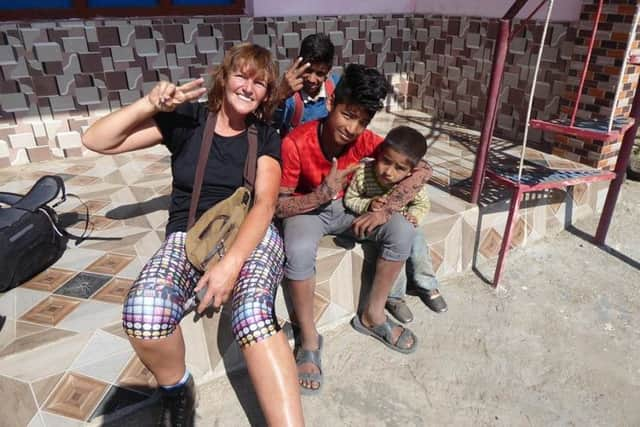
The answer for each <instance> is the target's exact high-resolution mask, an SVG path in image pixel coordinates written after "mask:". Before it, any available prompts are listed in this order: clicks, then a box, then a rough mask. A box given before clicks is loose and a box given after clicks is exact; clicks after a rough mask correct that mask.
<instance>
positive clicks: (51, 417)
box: [42, 411, 84, 427]
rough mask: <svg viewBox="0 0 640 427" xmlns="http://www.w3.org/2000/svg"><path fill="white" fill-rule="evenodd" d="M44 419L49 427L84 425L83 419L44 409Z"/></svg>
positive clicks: (77, 426)
mask: <svg viewBox="0 0 640 427" xmlns="http://www.w3.org/2000/svg"><path fill="white" fill-rule="evenodd" d="M42 419H43V420H44V423H45V425H46V426H47V427H82V426H84V423H83V422H82V421H78V420H74V419H71V418H67V417H62V416H60V415H55V414H52V413H50V412H45V411H42Z"/></svg>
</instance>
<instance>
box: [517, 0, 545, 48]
mask: <svg viewBox="0 0 640 427" xmlns="http://www.w3.org/2000/svg"><path fill="white" fill-rule="evenodd" d="M548 1H549V0H542V1H541V2H540V4H539V5H538V6H537V7H536V8H535V9H533V12H531V13H530V14H529V16H527V17H526V18H525V19H524V20H523V21H522V22H521V23H520V25H518V28H516V29H515V30H514V31H512V32H511V35H510V36H509V41H511V40H513V38H514V37H515V36H517V35H518V34H520V31H522V30H523V29H524V27H526V26H527V24H528V23H529V21H530V20H531V18H533V15H535V14H536V13H537V12H538V11H539V10H540V8H541V7H542V6H544V4H545V3H546V2H548ZM543 43H544V41H543Z"/></svg>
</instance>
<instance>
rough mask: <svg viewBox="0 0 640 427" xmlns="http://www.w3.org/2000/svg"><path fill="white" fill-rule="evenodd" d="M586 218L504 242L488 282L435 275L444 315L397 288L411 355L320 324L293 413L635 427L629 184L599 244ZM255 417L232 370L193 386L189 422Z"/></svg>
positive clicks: (361, 421) (352, 422) (638, 203)
mask: <svg viewBox="0 0 640 427" xmlns="http://www.w3.org/2000/svg"><path fill="white" fill-rule="evenodd" d="M596 224H597V222H596V219H590V220H588V221H583V222H581V223H578V224H577V226H576V227H575V229H574V230H569V231H564V232H562V233H561V234H560V235H557V236H554V237H550V238H547V239H545V240H543V241H541V242H537V243H535V244H533V245H530V246H528V247H526V248H524V249H521V250H515V251H512V252H511V253H510V254H509V258H508V262H507V267H506V272H505V276H504V277H503V279H502V283H501V287H500V288H499V289H498V290H493V289H491V288H490V287H489V286H487V285H486V283H484V282H483V281H482V280H481V279H480V278H479V277H478V276H477V275H476V274H474V273H471V272H470V273H467V274H464V275H460V276H456V277H452V278H449V279H447V280H446V281H445V282H444V283H443V284H442V288H441V289H442V290H443V293H444V295H445V297H446V299H447V301H448V303H449V311H448V312H447V313H445V314H434V313H432V312H430V311H429V310H428V309H427V308H426V307H424V306H423V305H422V303H421V302H420V300H418V299H417V298H410V306H411V307H412V309H413V311H414V313H415V316H416V319H415V320H414V322H413V323H412V324H411V325H410V327H411V328H412V329H413V330H414V331H415V332H416V334H417V335H418V337H419V339H420V347H419V348H418V350H417V351H416V352H415V353H413V354H411V355H408V356H407V355H402V354H399V353H396V352H393V351H391V350H388V349H387V348H386V347H384V346H383V345H381V344H380V343H378V342H377V341H374V340H373V339H371V338H368V337H365V336H363V335H360V334H358V333H356V332H355V331H353V330H352V329H351V327H350V326H349V325H348V324H345V325H342V326H339V327H337V328H336V329H334V330H332V331H331V332H329V333H327V334H325V351H324V354H323V357H324V372H325V384H324V387H323V390H322V393H321V394H320V395H318V396H313V397H304V398H303V405H304V413H305V418H306V422H307V425H309V426H396V425H397V426H401V425H402V426H574V425H575V426H640V404H639V403H640V357H639V356H638V354H640V316H638V312H639V311H640V183H638V182H632V181H627V182H626V183H625V184H624V187H623V190H622V195H621V200H620V201H619V203H618V206H617V209H616V212H615V217H614V220H613V223H612V226H611V229H610V231H609V237H608V240H607V243H608V245H609V247H608V248H607V249H602V248H598V247H596V246H594V245H592V244H591V243H589V242H588V241H587V240H585V239H587V238H588V236H590V235H592V234H593V233H594V232H595V228H596ZM480 270H481V272H482V273H484V274H486V275H487V276H491V275H492V272H493V270H492V268H491V266H483V267H481V269H480ZM150 415H151V414H150V413H149V411H148V410H147V411H142V412H139V413H137V414H135V415H134V416H128V417H126V419H124V420H120V421H119V422H118V423H117V425H118V426H128V425H131V426H134V425H135V426H140V425H148V423H149V420H150ZM264 424H265V421H264V418H263V417H262V414H261V412H260V409H259V407H258V404H257V401H256V396H255V393H254V392H253V389H252V387H251V384H250V382H249V380H248V378H247V376H246V373H240V374H235V375H232V376H230V377H227V378H223V379H220V380H218V381H215V382H213V383H210V384H208V385H206V386H204V387H203V388H202V389H201V390H200V407H199V410H198V423H197V425H199V426H244V425H264ZM114 425H115V424H114Z"/></svg>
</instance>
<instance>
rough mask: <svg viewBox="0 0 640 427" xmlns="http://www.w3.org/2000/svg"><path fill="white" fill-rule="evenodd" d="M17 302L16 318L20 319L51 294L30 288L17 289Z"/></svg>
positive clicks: (15, 290)
mask: <svg viewBox="0 0 640 427" xmlns="http://www.w3.org/2000/svg"><path fill="white" fill-rule="evenodd" d="M14 292H15V294H14V295H15V301H16V312H15V314H16V317H20V316H22V315H23V314H25V313H26V312H27V311H29V310H31V309H32V308H33V307H34V306H35V305H36V304H38V303H39V302H40V301H42V300H44V299H45V298H46V297H48V296H49V295H50V294H49V292H43V291H36V290H33V289H28V288H20V287H18V288H16V289H14Z"/></svg>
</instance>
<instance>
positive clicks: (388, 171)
mask: <svg viewBox="0 0 640 427" xmlns="http://www.w3.org/2000/svg"><path fill="white" fill-rule="evenodd" d="M426 152H427V141H426V139H425V138H424V136H423V135H422V134H420V132H418V131H417V130H415V129H412V128H410V127H408V126H398V127H396V128H394V129H392V130H391V131H390V132H389V134H388V135H387V137H386V138H385V140H384V141H383V142H382V144H381V145H380V147H379V148H378V153H377V155H376V159H375V162H372V163H368V164H364V165H363V166H362V167H360V168H359V169H358V171H356V173H355V175H354V176H353V179H352V180H351V184H350V185H349V188H348V190H347V193H346V195H345V197H344V203H345V206H346V207H347V208H349V209H350V210H351V211H352V212H354V213H356V214H357V215H362V214H364V213H366V212H375V211H378V210H380V209H383V208H384V206H385V205H386V200H387V195H388V194H389V192H390V191H392V189H393V186H394V185H395V184H397V183H398V182H400V181H402V180H403V179H404V178H406V177H407V176H409V175H410V174H411V171H412V170H413V169H414V168H415V167H416V165H417V164H418V162H420V160H421V159H422V158H423V157H424V155H425V153H426ZM430 206H431V204H430V202H429V198H428V196H427V193H426V187H423V188H422V189H421V190H420V191H419V192H418V194H416V197H415V198H414V199H413V200H411V201H409V203H408V204H407V205H406V206H404V207H403V208H402V210H401V211H400V212H401V213H402V214H403V215H404V217H405V218H406V219H407V220H408V221H409V222H410V223H411V224H413V226H414V227H417V226H418V225H419V224H420V223H421V222H422V220H423V219H424V217H425V215H426V214H427V213H428V212H429V208H430ZM407 264H408V265H407V270H408V271H409V272H410V273H412V274H407V275H405V274H401V275H400V277H399V278H398V280H397V281H396V284H395V286H394V287H393V289H392V291H391V294H390V295H389V298H388V299H387V303H386V304H385V307H386V309H387V310H388V311H389V312H390V313H391V314H392V315H393V316H394V317H395V318H396V319H398V320H399V321H400V322H402V323H407V322H410V321H411V320H413V313H411V310H410V309H409V307H408V306H407V305H406V303H405V301H404V295H405V292H406V283H407V278H406V276H408V275H410V276H411V275H412V276H418V277H419V278H420V279H421V280H420V281H419V283H417V286H416V288H417V289H416V290H417V292H418V293H419V295H420V296H421V297H422V298H423V299H425V300H426V301H425V303H427V305H429V307H430V308H432V310H434V311H436V312H439V311H444V310H446V303H445V302H444V299H443V298H442V296H440V295H439V293H438V292H437V284H438V282H437V280H436V278H435V275H434V274H433V268H432V266H431V259H430V255H429V252H428V246H427V245H426V240H425V238H424V236H423V235H422V233H417V235H416V237H415V238H414V242H413V246H412V248H411V256H410V258H409V259H408V260H407ZM416 264H419V266H418V268H416ZM425 283H426V284H427V285H431V286H429V288H426V289H425V286H424V284H425ZM420 285H423V286H420ZM429 289H431V290H429ZM433 290H435V292H434V291H433ZM429 292H431V293H434V294H435V293H437V295H438V296H439V299H437V298H431V297H430V296H429ZM438 303H440V304H438ZM442 304H444V306H443V305H442Z"/></svg>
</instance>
